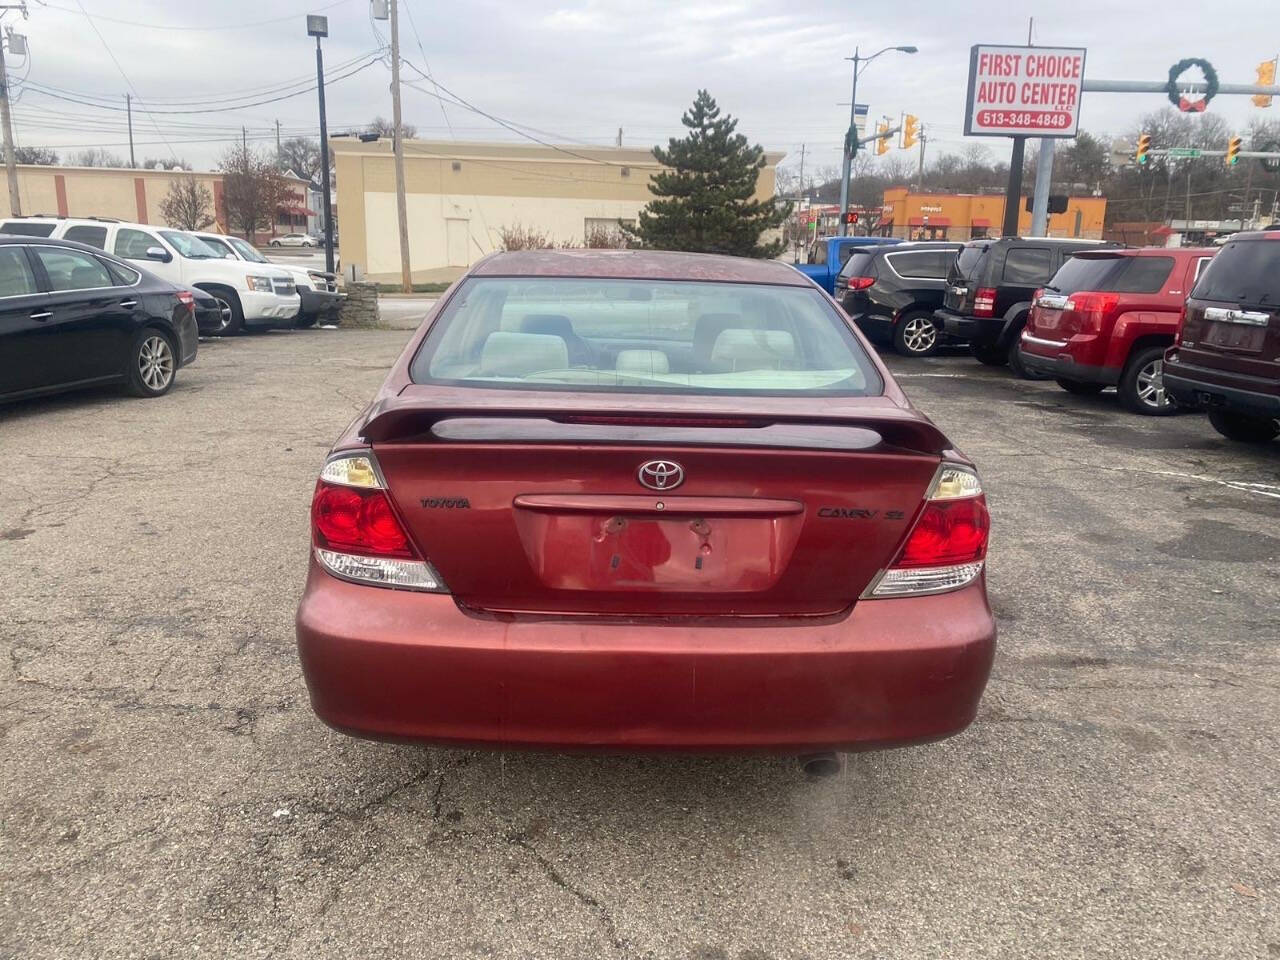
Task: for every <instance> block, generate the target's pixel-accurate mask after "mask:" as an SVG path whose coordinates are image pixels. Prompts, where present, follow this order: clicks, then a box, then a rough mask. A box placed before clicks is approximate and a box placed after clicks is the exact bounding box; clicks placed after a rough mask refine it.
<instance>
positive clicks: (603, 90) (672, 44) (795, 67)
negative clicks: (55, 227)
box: [3, 0, 1280, 169]
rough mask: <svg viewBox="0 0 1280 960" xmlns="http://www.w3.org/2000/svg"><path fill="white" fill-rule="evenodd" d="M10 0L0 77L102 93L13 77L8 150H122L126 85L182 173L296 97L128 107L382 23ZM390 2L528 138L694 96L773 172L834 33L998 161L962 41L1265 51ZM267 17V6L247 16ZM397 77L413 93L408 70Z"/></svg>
mask: <svg viewBox="0 0 1280 960" xmlns="http://www.w3.org/2000/svg"><path fill="white" fill-rule="evenodd" d="M28 3H29V4H30V14H31V15H30V18H29V19H28V20H27V21H26V22H25V23H23V22H21V20H20V18H19V17H18V15H16V14H14V13H10V14H8V15H7V16H6V17H5V19H4V21H3V22H4V24H6V25H7V26H13V27H16V28H17V29H18V30H19V31H20V32H24V33H26V34H27V36H28V38H29V45H30V56H29V59H28V60H23V59H22V58H20V57H13V56H12V55H11V56H10V64H9V70H10V74H11V77H12V79H13V80H14V81H15V83H16V82H17V81H19V80H21V79H22V78H24V77H25V78H26V79H27V80H29V81H31V82H33V83H38V84H41V85H43V86H45V87H49V88H55V89H56V90H57V91H58V92H60V93H61V94H62V95H63V96H66V97H69V98H71V99H73V100H81V101H86V102H90V101H92V102H93V103H95V104H98V103H99V101H98V98H110V99H109V100H108V101H107V102H104V103H101V104H100V105H94V106H85V105H81V104H76V103H70V102H67V101H66V100H59V99H55V98H52V97H50V96H48V95H47V94H42V93H39V92H37V90H36V89H35V88H34V87H32V86H26V87H23V86H21V85H18V86H17V88H16V89H19V90H21V91H22V93H21V97H20V100H19V102H18V104H17V106H16V107H15V124H16V135H17V138H18V142H19V143H21V144H30V145H34V144H41V145H48V146H53V147H56V148H57V149H58V150H59V151H60V152H62V153H64V154H65V153H68V152H71V151H73V150H76V149H79V148H82V147H84V146H106V147H107V148H108V149H110V150H112V151H115V152H118V153H120V154H121V155H124V156H127V154H128V147H127V136H126V133H125V124H124V117H125V115H124V114H123V113H121V112H118V108H121V107H123V105H124V95H125V94H126V93H127V92H130V91H132V92H133V93H135V95H136V96H137V97H138V98H140V101H141V102H140V103H138V102H135V110H134V136H135V140H136V142H137V146H136V151H137V157H138V160H139V161H141V160H142V158H143V157H144V156H157V157H168V156H172V155H173V154H176V155H177V156H180V157H183V158H186V159H188V160H190V161H191V162H193V163H194V164H195V165H196V166H197V167H198V168H207V167H211V166H213V165H214V164H215V163H216V160H217V157H218V156H219V154H220V153H221V152H222V151H223V150H224V149H225V148H226V146H227V145H228V143H229V142H230V140H231V138H232V137H236V138H238V137H239V131H240V127H241V126H242V125H245V126H247V127H248V128H249V135H250V138H251V139H252V140H254V141H255V142H257V143H258V144H259V145H272V146H274V142H275V133H274V129H275V128H274V124H275V121H276V120H279V121H280V122H281V124H282V127H283V130H284V135H285V136H286V137H287V136H290V135H296V134H302V133H307V134H312V135H314V134H315V133H317V132H318V128H317V109H316V97H315V93H314V92H311V91H308V92H306V93H303V94H302V95H299V96H294V97H292V98H289V99H283V100H281V101H279V102H277V103H273V104H267V105H263V106H256V107H252V108H244V107H240V106H236V107H235V108H234V109H232V110H228V111H224V112H218V113H210V112H196V113H183V114H177V113H174V114H166V115H161V114H159V113H155V114H152V115H151V116H148V114H147V112H146V108H147V107H151V108H153V109H154V110H157V111H159V110H162V109H185V110H190V109H193V108H192V107H191V106H189V105H182V104H178V103H175V101H180V100H185V101H192V100H197V99H198V100H204V101H213V100H214V99H215V98H225V97H229V96H235V95H237V94H242V93H243V92H245V91H252V90H255V89H257V90H262V89H264V88H268V87H276V88H279V87H282V86H283V85H284V84H287V83H289V82H292V81H301V80H303V79H305V78H306V77H307V76H308V75H310V76H312V77H314V71H315V57H314V46H313V41H311V40H310V38H308V37H307V36H306V32H305V23H304V14H306V13H308V12H323V13H325V14H326V15H327V16H328V17H329V34H330V35H329V38H328V39H327V40H326V41H325V48H324V49H325V61H326V68H330V67H337V66H338V65H340V64H342V63H345V62H353V66H359V65H360V62H361V61H357V60H356V58H359V57H361V55H363V54H370V53H372V52H373V51H375V50H376V49H377V48H378V46H379V45H380V44H382V43H385V42H386V37H387V35H388V25H387V24H386V22H381V23H378V24H376V25H374V24H373V23H372V22H371V20H370V17H369V0H340V2H337V3H335V2H333V0H316V2H314V3H307V2H305V0H210V2H207V3H192V2H188V0H47V2H46V0H28ZM81 3H82V4H83V8H84V10H85V11H87V15H86V13H82V12H81V11H80V9H79V5H80V4H81ZM326 8H327V9H326ZM1015 9H1016V11H1017V13H1016V14H1015V13H1014V12H1013V11H1014V10H1015ZM401 11H402V13H401V43H402V54H403V56H404V57H405V58H406V59H407V60H409V61H411V62H412V63H414V64H415V65H417V66H418V67H420V68H421V69H423V70H427V69H430V71H431V72H432V73H433V74H434V76H435V77H436V79H437V80H438V81H440V82H441V83H443V84H445V85H446V86H447V87H449V88H450V89H451V90H452V91H454V92H455V93H457V94H459V95H461V96H462V97H464V98H466V99H467V100H469V101H470V102H472V103H473V104H475V105H476V106H478V107H480V108H483V109H484V110H486V111H487V112H489V113H492V114H496V115H498V116H500V117H503V118H505V119H508V120H511V121H515V122H516V123H519V124H527V125H530V126H532V127H536V128H538V129H539V130H540V131H542V133H540V134H538V135H539V136H543V137H544V138H545V139H551V140H555V141H557V142H566V143H569V142H586V143H594V144H610V143H613V142H614V137H615V136H616V133H617V129H618V127H622V129H623V142H624V143H625V144H626V145H627V146H638V147H649V146H652V145H653V144H654V143H657V142H664V143H665V140H666V138H667V137H668V136H670V135H672V134H678V133H679V132H680V126H679V117H680V114H681V112H682V111H683V110H684V109H685V108H686V107H687V106H688V105H689V103H690V102H691V101H692V99H693V96H694V93H695V92H696V90H697V89H698V88H699V87H705V88H707V89H708V90H710V91H711V93H712V95H713V96H715V97H716V99H717V100H718V101H719V103H720V105H721V107H722V108H723V109H725V110H727V111H728V112H730V113H732V114H734V115H735V116H737V117H739V118H740V120H741V123H740V126H739V129H740V131H741V132H743V133H745V134H746V135H747V136H749V137H750V138H751V139H753V140H755V141H758V142H760V143H762V144H763V145H764V146H765V147H766V148H768V149H772V150H782V151H786V152H787V153H788V154H789V157H788V160H787V163H788V164H789V165H793V164H794V163H795V162H796V161H797V160H798V157H799V150H800V145H801V143H806V144H807V145H808V156H809V160H808V162H809V163H811V164H815V165H816V166H823V165H831V164H834V163H838V161H839V144H840V140H841V138H842V136H843V131H844V129H845V127H846V125H847V123H848V106H847V105H846V106H840V105H839V104H840V102H842V101H843V102H844V103H845V104H847V103H848V99H849V81H850V76H851V74H850V64H848V63H846V62H845V61H844V60H843V59H842V58H843V57H846V56H849V55H851V54H852V53H853V50H854V47H855V45H857V46H860V48H861V50H862V52H863V53H864V54H865V53H867V52H873V51H875V50H878V49H880V48H881V47H884V46H887V45H897V44H914V45H915V46H917V47H919V49H920V52H919V53H917V54H915V55H914V56H908V55H904V54H900V53H887V54H885V55H884V56H883V57H881V58H880V59H879V60H877V61H876V62H875V63H873V64H871V65H869V66H867V67H866V68H865V73H863V75H862V77H861V79H860V81H859V91H858V92H859V97H858V99H859V101H860V102H865V103H868V104H870V107H871V114H872V116H873V117H875V116H878V115H880V114H889V115H894V116H896V115H897V114H898V113H899V112H901V111H903V110H907V111H909V112H912V113H915V114H918V115H919V116H920V117H921V118H922V120H923V122H924V124H925V127H926V129H927V131H928V133H929V135H930V142H929V150H930V153H931V156H934V155H936V154H934V153H933V151H935V150H941V151H944V152H958V151H959V150H961V149H963V148H964V147H965V145H966V143H972V142H982V143H984V144H985V145H987V146H988V147H989V148H990V149H991V150H992V151H993V153H999V154H1004V153H1007V150H1008V141H1007V140H1004V139H998V138H997V139H986V138H984V139H982V140H981V141H977V140H971V141H966V140H965V138H964V137H963V136H962V129H963V112H964V95H965V83H966V79H967V69H968V53H969V47H970V45H971V44H974V43H1023V42H1025V41H1026V36H1027V26H1028V24H1027V20H1028V17H1031V16H1034V18H1035V25H1034V31H1033V40H1034V42H1035V43H1036V44H1038V45H1044V46H1051V45H1062V46H1081V47H1086V48H1088V59H1087V64H1086V76H1087V77H1090V78H1100V79H1101V78H1104V79H1137V80H1155V79H1163V78H1164V77H1165V76H1166V75H1167V71H1168V69H1169V66H1170V65H1171V64H1172V63H1174V62H1175V61H1177V60H1179V59H1181V58H1183V57H1203V58H1205V59H1207V60H1209V61H1210V62H1211V63H1212V64H1213V65H1214V66H1215V67H1216V68H1217V70H1218V73H1219V75H1220V78H1221V79H1222V80H1223V81H1224V82H1252V81H1253V79H1254V66H1255V64H1256V63H1257V62H1258V61H1259V60H1262V59H1264V58H1268V57H1271V56H1274V55H1275V54H1276V52H1277V46H1280V2H1277V0H1238V2H1231V0H1226V2H1222V0H1220V2H1218V3H1216V4H1212V5H1210V4H1206V3H1204V2H1203V0H1164V2H1143V3H1131V2H1113V0H1108V2H1102V0H1069V2H1068V0H1030V2H1021V3H1016V4H1015V3H1011V2H993V0H966V2H953V0H931V2H926V0H891V2H878V3H867V2H859V0H807V2H805V3H787V2H783V0H769V2H754V0H683V2H681V0H642V2H636V0H626V2H623V0H580V2H554V0H548V2H541V0H522V2H498V0H463V2H457V0H455V2H452V3H447V4H446V3H441V2H438V0H430V2H429V0H401ZM109 18H114V19H109ZM275 18H285V19H283V20H282V21H280V22H275V23H263V22H262V21H265V20H273V19H275ZM119 21H129V22H128V23H122V22H119ZM95 27H96V29H97V31H100V32H101V37H99V35H98V33H97V32H95ZM174 27H182V28H185V29H172V28H174ZM415 27H416V32H415V29H414V28H415ZM193 28H194V29H193ZM113 55H114V59H113ZM117 61H118V62H117ZM126 76H127V78H128V79H127V81H126V79H125V77H126ZM405 77H406V79H411V78H412V79H417V80H419V81H420V82H421V84H422V86H424V87H426V86H428V85H427V84H426V82H425V81H421V78H417V77H416V76H415V74H414V73H413V72H412V70H408V69H406V71H405ZM284 92H288V91H287V90H285V91H284ZM266 95H270V94H264V96H266ZM327 95H328V112H329V129H330V131H331V132H336V131H341V130H344V129H350V128H353V127H356V126H359V125H362V124H364V123H367V122H368V121H369V120H370V119H371V118H372V117H373V116H374V115H376V114H382V115H384V116H390V113H391V101H390V93H389V72H388V69H387V67H386V66H385V65H384V64H382V63H374V64H373V65H372V66H370V67H368V68H366V69H364V70H363V71H361V72H360V73H358V74H355V75H354V76H351V77H348V78H346V79H342V80H338V81H335V82H332V83H330V84H329V86H328V88H327ZM1164 103H1165V100H1164V98H1163V96H1161V95H1158V94H1145V95H1132V94H1126V95H1118V94H1098V93H1091V94H1086V95H1085V98H1084V103H1083V112H1082V123H1081V126H1082V128H1083V129H1086V130H1089V131H1090V132H1094V133H1099V134H1101V133H1108V134H1121V133H1123V132H1125V131H1126V130H1129V129H1131V128H1132V127H1133V125H1134V124H1135V123H1136V122H1137V120H1138V119H1139V117H1140V116H1141V115H1142V114H1144V113H1146V112H1149V111H1152V110H1157V109H1159V108H1160V107H1161V106H1163V105H1164ZM110 107H115V108H117V109H116V110H112V109H109V108H110ZM446 110H447V120H446V116H445V114H443V113H442V111H441V108H440V104H439V102H438V101H437V100H435V99H432V98H431V97H430V96H428V95H427V94H425V93H422V92H419V91H418V90H414V89H409V88H406V89H405V92H404V118H405V121H406V122H407V123H413V124H415V125H416V126H417V127H418V131H419V136H420V137H428V138H438V139H442V140H447V139H450V137H451V135H452V136H453V137H456V138H457V139H471V140H491V139H494V140H511V139H514V136H513V134H511V133H510V132H508V131H506V130H504V129H503V128H502V127H500V126H498V125H496V124H494V123H493V122H491V121H489V120H487V119H485V118H483V117H480V116H477V115H476V114H474V113H470V112H468V111H466V110H464V109H462V108H460V107H457V106H452V107H447V108H446ZM1210 110H1211V111H1212V112H1214V113H1217V114H1220V115H1222V116H1224V117H1225V118H1227V119H1228V120H1229V121H1230V122H1231V123H1232V124H1233V125H1234V126H1236V127H1237V128H1239V129H1243V128H1244V127H1245V126H1246V125H1247V123H1248V122H1249V120H1250V119H1251V118H1253V117H1255V116H1273V117H1278V118H1280V99H1278V100H1277V105H1276V106H1274V107H1272V108H1270V109H1269V110H1265V111H1263V110H1259V109H1257V108H1256V107H1253V106H1252V105H1251V104H1250V103H1249V100H1248V98H1247V97H1238V96H1237V97H1220V98H1218V99H1217V100H1215V101H1214V102H1213V104H1212V106H1211V107H1210ZM447 123H448V124H451V125H452V134H451V133H450V130H449V128H448V126H447V125H446V124H447ZM157 124H158V125H159V132H157V127H156V125H157ZM164 141H167V144H166V143H165V142H164ZM171 151H172V153H171ZM911 156H912V157H913V158H914V156H915V155H914V153H913V154H911ZM810 169H813V168H812V167H811V168H810Z"/></svg>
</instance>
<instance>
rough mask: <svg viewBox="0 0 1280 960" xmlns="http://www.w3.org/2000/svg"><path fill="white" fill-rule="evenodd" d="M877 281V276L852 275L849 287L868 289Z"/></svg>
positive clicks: (851, 288) (852, 288)
mask: <svg viewBox="0 0 1280 960" xmlns="http://www.w3.org/2000/svg"><path fill="white" fill-rule="evenodd" d="M875 282H876V278H875V277H850V278H849V289H850V290H868V289H870V288H871V287H872V286H873V285H874V284H875Z"/></svg>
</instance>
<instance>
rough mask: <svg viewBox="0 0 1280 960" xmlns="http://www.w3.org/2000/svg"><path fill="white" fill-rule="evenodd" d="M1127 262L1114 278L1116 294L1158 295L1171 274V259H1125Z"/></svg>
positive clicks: (1113, 288)
mask: <svg viewBox="0 0 1280 960" xmlns="http://www.w3.org/2000/svg"><path fill="white" fill-rule="evenodd" d="M1124 259H1125V260H1127V261H1128V262H1127V263H1126V264H1125V267H1124V269H1123V270H1121V271H1120V273H1119V274H1118V275H1117V276H1116V277H1115V278H1114V280H1113V286H1112V287H1111V289H1112V290H1113V291H1115V292H1116V293H1159V292H1160V291H1161V290H1163V289H1164V285H1165V283H1166V282H1167V281H1168V280H1169V274H1171V273H1172V272H1173V257H1125V258H1124Z"/></svg>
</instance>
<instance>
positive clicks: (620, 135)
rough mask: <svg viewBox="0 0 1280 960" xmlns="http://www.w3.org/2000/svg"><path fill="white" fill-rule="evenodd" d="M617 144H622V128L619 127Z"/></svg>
mask: <svg viewBox="0 0 1280 960" xmlns="http://www.w3.org/2000/svg"><path fill="white" fill-rule="evenodd" d="M618 146H619V147H621V146H622V128H621V127H619V128H618Z"/></svg>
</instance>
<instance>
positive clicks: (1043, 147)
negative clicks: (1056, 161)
mask: <svg viewBox="0 0 1280 960" xmlns="http://www.w3.org/2000/svg"><path fill="white" fill-rule="evenodd" d="M1055 146H1056V141H1055V140H1054V139H1053V138H1052V137H1041V138H1040V156H1039V157H1038V158H1037V160H1036V186H1035V192H1034V193H1033V194H1032V197H1031V235H1032V236H1033V237H1047V236H1048V235H1049V189H1050V184H1051V183H1052V182H1053V151H1054V148H1055Z"/></svg>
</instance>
